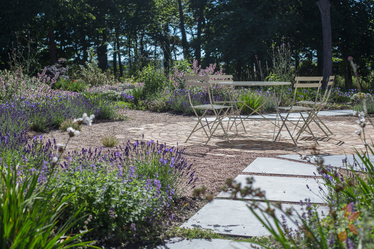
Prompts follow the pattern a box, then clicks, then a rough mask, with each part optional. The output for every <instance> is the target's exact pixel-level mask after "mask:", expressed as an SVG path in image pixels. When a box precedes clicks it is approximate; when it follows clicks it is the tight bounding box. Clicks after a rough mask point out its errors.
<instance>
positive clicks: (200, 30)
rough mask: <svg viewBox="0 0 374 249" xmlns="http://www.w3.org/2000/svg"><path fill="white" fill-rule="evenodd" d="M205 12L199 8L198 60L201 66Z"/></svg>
mask: <svg viewBox="0 0 374 249" xmlns="http://www.w3.org/2000/svg"><path fill="white" fill-rule="evenodd" d="M203 15H204V10H203V8H202V7H200V8H199V18H198V21H197V45H196V52H195V54H196V55H195V56H196V60H197V62H198V63H199V64H200V59H201V32H202V25H203V19H204V16H203Z"/></svg>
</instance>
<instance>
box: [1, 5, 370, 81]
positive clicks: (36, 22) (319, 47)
mask: <svg viewBox="0 0 374 249" xmlns="http://www.w3.org/2000/svg"><path fill="white" fill-rule="evenodd" d="M325 1H327V2H329V4H330V5H331V7H330V13H329V14H330V17H331V18H330V20H331V50H332V52H331V53H332V57H333V58H334V60H333V61H334V62H333V65H332V67H333V74H335V73H339V74H341V75H344V76H345V79H346V87H349V86H350V85H351V84H352V82H351V77H350V74H349V72H350V70H348V69H349V64H348V62H347V60H346V58H347V57H348V56H353V57H354V58H355V61H356V63H358V65H359V66H360V70H361V71H360V74H361V75H364V76H365V75H369V73H370V66H371V65H372V64H373V61H374V53H373V51H372V50H373V46H372V44H373V41H374V38H373V37H374V36H373V25H374V24H373V20H374V13H373V2H372V1H369V0H342V1H338V0H329V1H328V0H325ZM319 2H322V0H320V1H308V0H289V1H280V0H275V1H274V0H122V1H119V0H105V1H104V0H91V1H87V0H69V1H67V0H49V1H45V0H15V1H5V0H1V6H2V8H1V9H0V37H1V39H0V68H2V69H4V68H8V67H9V65H8V57H9V55H8V53H11V52H12V49H13V48H14V47H15V46H16V45H17V38H18V45H20V46H21V47H24V48H26V47H27V45H28V42H30V40H31V41H33V43H32V45H31V46H32V47H31V48H32V51H33V52H34V53H37V54H38V57H37V58H38V61H39V63H40V66H41V67H42V66H46V65H49V64H53V63H55V62H56V60H57V59H58V58H60V57H63V58H66V59H68V60H69V61H70V63H72V64H83V63H84V62H85V61H87V59H88V54H87V50H88V49H89V48H91V47H93V48H94V49H96V51H97V55H98V61H99V66H100V68H102V69H106V68H108V67H112V68H113V67H115V69H114V72H115V73H117V74H119V75H120V76H122V74H123V67H124V66H126V67H127V68H128V69H129V70H128V72H130V73H135V72H136V71H137V70H141V69H142V68H143V67H144V66H146V65H147V64H148V63H150V62H152V61H153V62H154V61H163V63H162V65H163V67H164V69H165V72H168V71H169V70H170V67H171V66H172V62H173V60H177V59H181V58H184V59H189V60H191V59H197V60H198V61H199V63H201V64H203V65H207V64H209V63H212V62H216V63H220V65H222V66H224V67H225V70H226V73H230V74H234V75H235V77H236V78H240V79H248V78H250V77H253V72H254V70H255V69H254V67H256V63H258V61H259V60H261V61H262V62H263V63H265V61H268V63H269V66H270V64H271V60H270V56H269V50H270V48H271V46H272V45H274V44H275V45H279V44H280V42H281V41H282V37H285V38H286V40H287V41H288V42H289V43H290V46H291V49H292V54H293V57H292V58H293V60H294V63H295V65H296V66H298V65H299V63H300V61H303V60H309V61H313V62H316V63H317V67H316V68H317V69H316V72H315V73H316V74H319V75H322V73H323V69H322V68H323V67H322V66H323V60H324V59H323V50H324V47H323V29H322V21H321V12H320V10H319V7H318V5H317V3H319ZM25 37H26V38H27V40H28V41H26V40H25V39H24V38H25ZM25 51H26V50H25ZM325 51H326V49H325ZM26 52H27V51H26ZM329 56H330V57H331V55H329ZM256 58H257V59H256ZM325 63H326V62H325ZM263 65H264V64H263ZM117 68H119V69H120V70H117Z"/></svg>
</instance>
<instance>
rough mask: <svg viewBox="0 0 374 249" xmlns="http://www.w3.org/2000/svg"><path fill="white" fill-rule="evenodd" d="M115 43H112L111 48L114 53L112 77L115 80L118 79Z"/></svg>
mask: <svg viewBox="0 0 374 249" xmlns="http://www.w3.org/2000/svg"><path fill="white" fill-rule="evenodd" d="M116 43H117V42H116V41H114V44H113V48H114V52H113V73H114V77H115V78H116V79H118V77H117V48H116Z"/></svg>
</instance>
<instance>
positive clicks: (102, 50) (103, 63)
mask: <svg viewBox="0 0 374 249" xmlns="http://www.w3.org/2000/svg"><path fill="white" fill-rule="evenodd" d="M106 41H107V35H106V34H105V33H103V40H102V41H101V43H100V44H99V46H98V48H97V59H98V61H99V68H100V69H101V70H103V71H105V70H106V69H107V68H108V56H107V53H108V48H107V45H106Z"/></svg>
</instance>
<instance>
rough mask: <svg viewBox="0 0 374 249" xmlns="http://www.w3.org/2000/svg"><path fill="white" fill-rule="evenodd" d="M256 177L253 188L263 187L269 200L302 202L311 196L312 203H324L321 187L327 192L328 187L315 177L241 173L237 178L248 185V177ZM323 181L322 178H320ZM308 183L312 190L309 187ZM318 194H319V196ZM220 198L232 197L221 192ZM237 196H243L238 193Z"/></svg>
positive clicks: (249, 197) (238, 181)
mask: <svg viewBox="0 0 374 249" xmlns="http://www.w3.org/2000/svg"><path fill="white" fill-rule="evenodd" d="M248 177H254V180H255V181H254V183H253V188H261V190H263V191H265V192H266V198H267V199H268V200H269V201H285V202H297V203H298V202H300V200H302V201H304V200H305V199H306V198H309V199H310V201H311V203H324V201H323V199H322V198H321V197H320V196H321V195H322V193H320V188H321V189H323V190H324V191H325V192H326V193H327V188H326V187H325V186H324V185H323V184H320V185H321V186H320V185H318V183H317V181H316V180H315V179H313V178H298V177H275V176H254V175H239V176H237V177H236V178H235V181H236V183H241V186H242V187H244V186H246V183H247V180H246V179H247V178H248ZM320 181H321V183H323V181H322V180H320ZM307 185H308V186H309V188H310V189H311V191H310V190H309V189H308V188H307ZM317 194H318V195H319V196H317ZM217 197H218V198H226V199H232V197H231V193H230V192H223V191H222V192H221V193H220V194H219V195H218V196H217ZM237 198H242V196H241V195H240V193H238V195H237ZM244 199H258V198H257V197H254V196H246V197H244Z"/></svg>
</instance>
